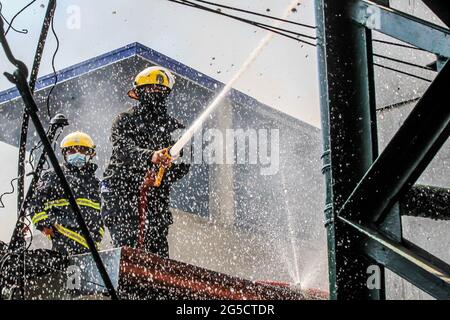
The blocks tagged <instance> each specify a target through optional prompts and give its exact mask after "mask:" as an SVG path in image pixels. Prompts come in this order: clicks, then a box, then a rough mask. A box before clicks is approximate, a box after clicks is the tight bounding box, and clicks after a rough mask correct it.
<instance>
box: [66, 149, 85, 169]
mask: <svg viewBox="0 0 450 320" xmlns="http://www.w3.org/2000/svg"><path fill="white" fill-rule="evenodd" d="M66 161H67V163H69V164H70V165H72V166H75V167H78V168H81V167H84V166H85V165H86V163H87V157H86V155H85V154H82V153H79V152H77V153H73V154H69V155H67V156H66Z"/></svg>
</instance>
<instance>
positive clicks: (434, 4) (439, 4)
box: [422, 0, 450, 27]
mask: <svg viewBox="0 0 450 320" xmlns="http://www.w3.org/2000/svg"><path fill="white" fill-rule="evenodd" d="M422 2H423V3H425V4H426V5H427V7H428V8H430V9H431V11H433V12H434V14H435V15H436V16H438V18H439V19H441V20H442V22H444V23H445V24H446V25H447V26H449V27H450V3H449V2H448V1H436V0H422Z"/></svg>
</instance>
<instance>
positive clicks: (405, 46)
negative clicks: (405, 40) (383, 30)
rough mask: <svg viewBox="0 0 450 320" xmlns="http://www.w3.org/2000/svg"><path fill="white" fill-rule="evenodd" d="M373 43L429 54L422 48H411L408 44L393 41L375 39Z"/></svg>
mask: <svg viewBox="0 0 450 320" xmlns="http://www.w3.org/2000/svg"><path fill="white" fill-rule="evenodd" d="M372 41H373V42H378V43H383V44H389V45H391V46H397V47H402V48H406V49H413V50H418V51H423V52H428V53H429V51H428V50H425V49H422V48H417V47H413V46H409V45H406V44H402V43H398V42H391V41H386V40H379V39H373V40H372Z"/></svg>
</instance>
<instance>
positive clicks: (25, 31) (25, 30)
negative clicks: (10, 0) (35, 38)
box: [0, 2, 28, 34]
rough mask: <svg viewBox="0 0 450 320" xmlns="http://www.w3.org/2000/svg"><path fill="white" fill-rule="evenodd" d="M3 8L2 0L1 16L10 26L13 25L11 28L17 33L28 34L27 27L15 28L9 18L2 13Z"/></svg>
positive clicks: (0, 4) (0, 5)
mask: <svg viewBox="0 0 450 320" xmlns="http://www.w3.org/2000/svg"><path fill="white" fill-rule="evenodd" d="M2 9H3V3H1V2H0V18H2V19H3V20H4V21H5V23H6V24H7V25H8V27H11V30H12V31H14V32H17V33H21V34H27V33H28V30H27V29H22V30H17V29H16V28H14V27H13V26H12V25H11V23H9V22H8V20H7V19H6V17H5V16H4V15H3V13H2Z"/></svg>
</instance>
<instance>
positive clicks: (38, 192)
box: [29, 174, 55, 235]
mask: <svg viewBox="0 0 450 320" xmlns="http://www.w3.org/2000/svg"><path fill="white" fill-rule="evenodd" d="M54 186H55V181H54V179H52V175H51V174H44V175H43V176H42V177H41V179H40V180H39V182H38V184H37V186H36V188H35V190H34V192H33V197H32V199H31V206H30V208H29V210H30V215H31V221H32V222H33V224H34V225H35V226H36V228H37V229H38V230H40V231H42V232H43V233H44V234H46V235H51V233H52V228H53V225H54V223H55V221H54V219H53V215H52V212H51V208H50V207H49V202H50V199H52V196H53V193H54Z"/></svg>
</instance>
